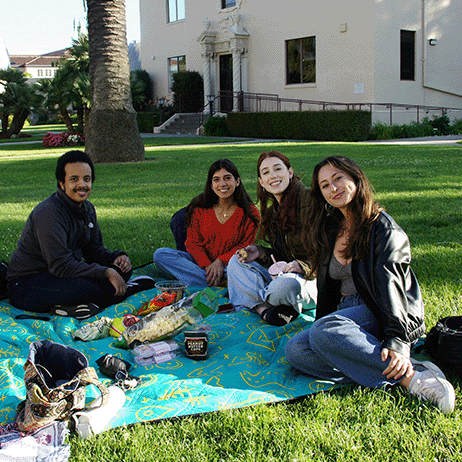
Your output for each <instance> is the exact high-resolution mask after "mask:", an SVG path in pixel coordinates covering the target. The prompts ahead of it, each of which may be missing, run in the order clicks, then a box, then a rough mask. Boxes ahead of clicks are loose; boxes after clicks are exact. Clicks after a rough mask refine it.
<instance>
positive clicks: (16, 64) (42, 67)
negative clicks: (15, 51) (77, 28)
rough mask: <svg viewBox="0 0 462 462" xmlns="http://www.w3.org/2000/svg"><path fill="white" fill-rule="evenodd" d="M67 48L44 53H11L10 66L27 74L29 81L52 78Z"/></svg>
mask: <svg viewBox="0 0 462 462" xmlns="http://www.w3.org/2000/svg"><path fill="white" fill-rule="evenodd" d="M68 50H69V49H68V48H64V49H63V50H58V51H52V52H51V53H46V54H44V55H11V56H10V62H11V67H12V68H15V69H18V70H19V71H21V72H24V73H25V74H28V75H29V76H30V77H29V81H30V83H33V82H36V81H37V80H40V79H52V78H53V77H54V75H55V73H56V71H57V70H58V65H59V60H60V58H62V57H63V56H65V55H66V54H67V53H68Z"/></svg>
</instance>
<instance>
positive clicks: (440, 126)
mask: <svg viewBox="0 0 462 462" xmlns="http://www.w3.org/2000/svg"><path fill="white" fill-rule="evenodd" d="M452 133H454V134H457V133H462V121H461V120H455V121H454V123H453V124H452V125H451V121H450V120H449V117H448V116H446V115H444V116H441V117H436V116H435V117H433V120H430V119H429V118H428V117H424V118H423V119H422V122H411V123H410V124H403V125H387V124H385V123H383V122H380V121H378V122H375V123H374V125H373V126H372V129H371V133H370V136H369V139H371V140H391V139H399V138H419V137H424V136H435V135H438V136H441V135H450V134H452Z"/></svg>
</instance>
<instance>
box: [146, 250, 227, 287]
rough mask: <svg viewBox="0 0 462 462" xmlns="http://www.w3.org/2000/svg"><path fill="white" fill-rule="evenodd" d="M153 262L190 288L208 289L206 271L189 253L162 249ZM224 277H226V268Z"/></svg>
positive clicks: (155, 253) (156, 253)
mask: <svg viewBox="0 0 462 462" xmlns="http://www.w3.org/2000/svg"><path fill="white" fill-rule="evenodd" d="M153 260H154V263H155V265H156V266H157V267H158V268H160V269H162V270H164V271H167V272H168V273H170V274H171V275H172V276H173V277H175V278H176V279H178V280H179V281H181V282H185V283H186V284H188V285H189V286H199V287H207V276H206V274H205V270H204V269H202V268H201V267H200V266H199V265H197V263H196V262H195V261H194V258H193V257H192V256H191V255H190V254H189V253H188V252H184V251H182V250H177V249H170V248H169V247H162V248H160V249H157V250H156V251H155V252H154V256H153ZM223 277H226V268H225V270H224V273H223Z"/></svg>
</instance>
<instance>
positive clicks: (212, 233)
mask: <svg viewBox="0 0 462 462" xmlns="http://www.w3.org/2000/svg"><path fill="white" fill-rule="evenodd" d="M252 211H253V212H254V214H255V216H257V217H259V216H260V215H259V213H258V210H257V208H256V207H255V206H252ZM256 234H257V226H256V225H255V223H254V222H253V221H252V220H251V219H250V218H249V217H248V216H247V215H245V214H244V210H243V209H241V208H240V207H236V209H235V210H234V212H233V214H232V215H231V216H230V217H229V218H228V220H226V222H225V223H223V224H222V223H220V222H219V221H218V218H217V217H216V215H215V210H214V209H213V207H212V208H210V209H204V208H200V207H196V208H195V209H194V211H193V213H192V216H191V224H190V226H189V228H188V237H187V238H186V242H185V246H186V250H187V251H188V252H189V253H190V254H191V255H192V257H193V258H194V260H195V262H196V263H197V264H198V265H199V266H200V267H201V268H205V267H206V266H208V265H210V264H211V263H213V262H214V261H215V260H216V259H217V258H219V259H220V260H221V261H222V262H223V263H224V264H225V265H227V264H228V262H229V260H230V258H231V257H232V256H233V255H234V254H235V253H236V252H237V251H238V250H239V249H242V248H243V247H245V246H247V245H250V244H253V243H254V242H255V235H256Z"/></svg>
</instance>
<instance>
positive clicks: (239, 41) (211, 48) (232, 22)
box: [197, 13, 250, 111]
mask: <svg viewBox="0 0 462 462" xmlns="http://www.w3.org/2000/svg"><path fill="white" fill-rule="evenodd" d="M241 20H242V17H241V15H240V14H238V13H231V14H228V15H226V16H224V17H223V18H222V19H221V20H220V21H219V22H216V21H209V20H208V19H206V20H205V21H204V30H203V32H202V33H201V35H200V36H199V37H198V38H197V41H198V42H200V44H201V55H202V59H203V69H204V105H206V104H207V103H208V98H207V97H208V96H210V95H212V96H216V95H217V93H218V90H219V89H218V55H220V54H225V53H231V54H232V56H233V92H239V91H247V72H248V71H247V56H248V41H249V36H250V34H249V33H248V32H247V31H246V29H245V28H244V27H242V25H241ZM237 109H238V98H234V101H233V111H237Z"/></svg>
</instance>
